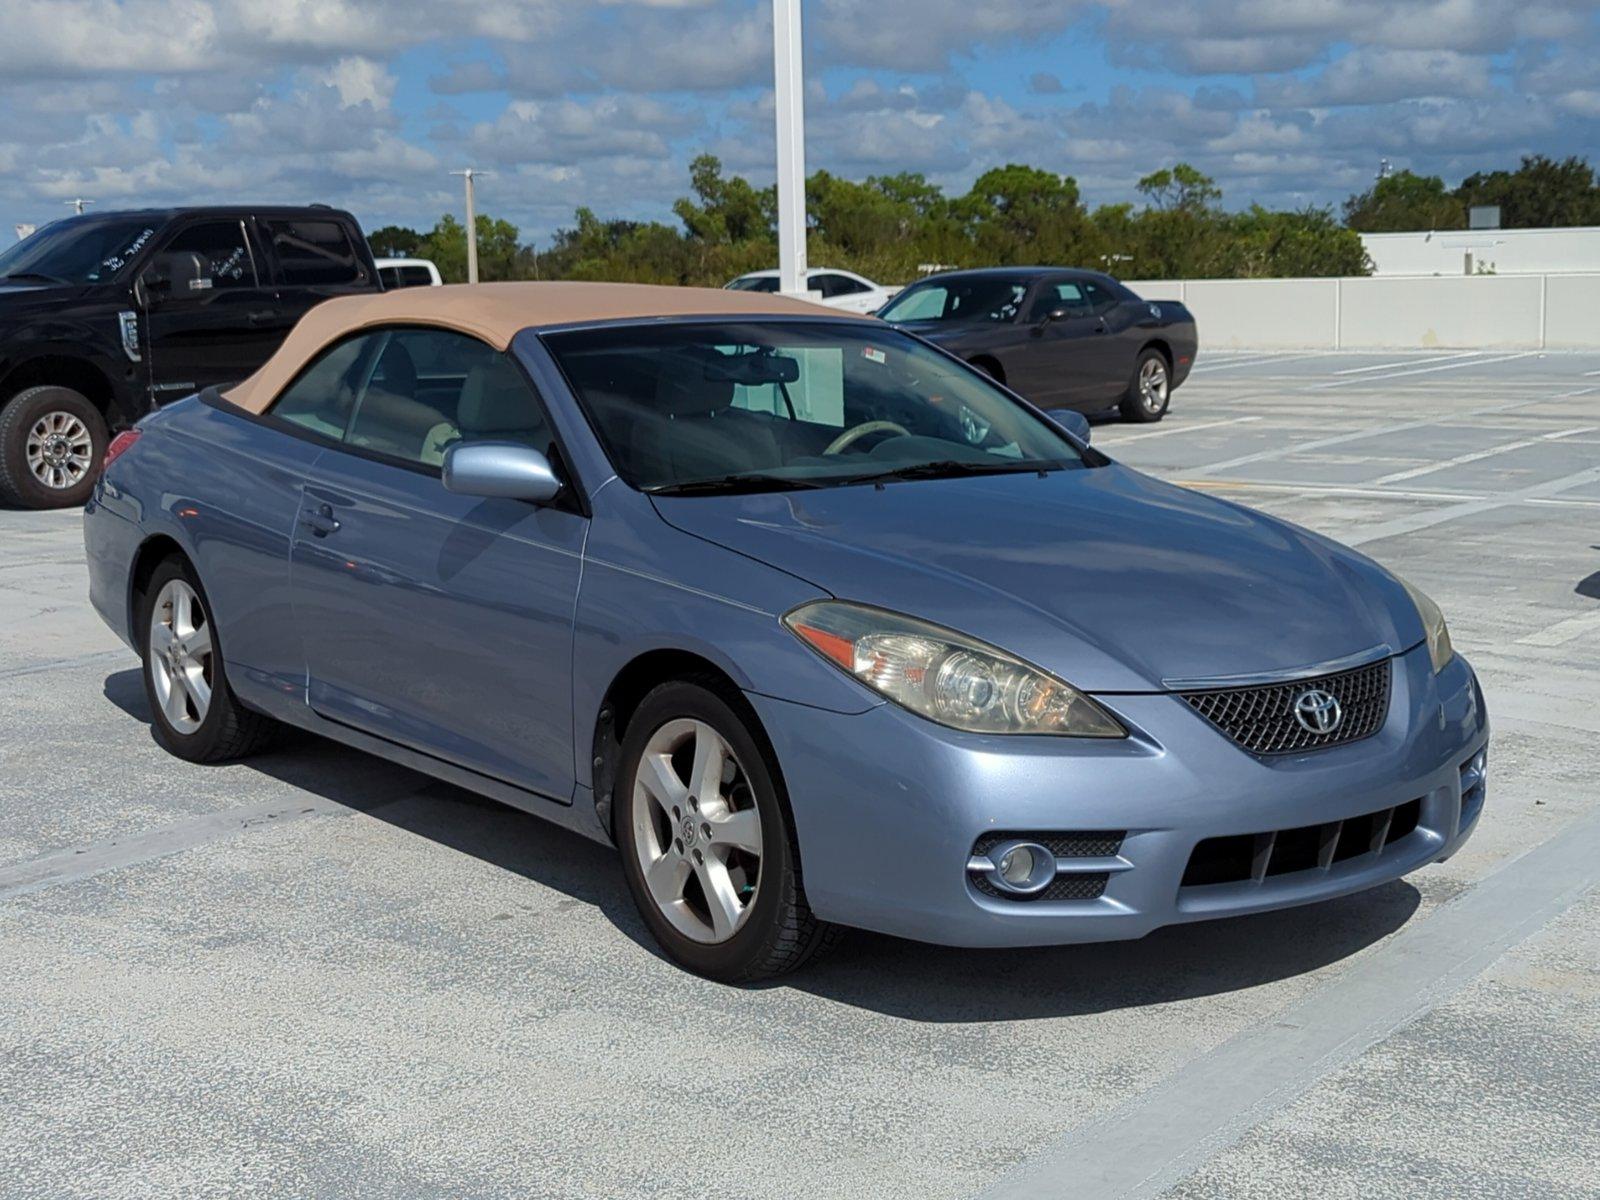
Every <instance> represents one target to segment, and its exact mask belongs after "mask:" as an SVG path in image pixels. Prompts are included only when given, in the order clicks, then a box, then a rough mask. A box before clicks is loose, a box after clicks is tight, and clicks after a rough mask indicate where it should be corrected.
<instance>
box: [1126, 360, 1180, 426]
mask: <svg viewBox="0 0 1600 1200" xmlns="http://www.w3.org/2000/svg"><path fill="white" fill-rule="evenodd" d="M1171 400H1172V376H1171V374H1170V372H1169V371H1168V370H1167V358H1166V355H1164V354H1162V353H1161V351H1159V350H1155V349H1150V350H1146V351H1144V352H1143V353H1142V354H1140V355H1139V361H1138V362H1137V363H1136V364H1135V365H1134V368H1133V380H1132V382H1131V383H1129V385H1128V394H1127V395H1126V396H1124V397H1123V400H1122V403H1121V404H1120V405H1119V406H1118V408H1119V409H1120V410H1121V412H1122V418H1123V420H1125V421H1139V422H1145V421H1159V420H1161V418H1162V417H1164V416H1166V413H1167V405H1168V404H1169V403H1170V402H1171Z"/></svg>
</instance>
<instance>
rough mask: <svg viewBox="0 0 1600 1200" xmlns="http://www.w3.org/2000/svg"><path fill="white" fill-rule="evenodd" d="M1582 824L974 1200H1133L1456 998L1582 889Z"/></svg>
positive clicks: (1592, 823) (1593, 846) (1591, 827)
mask: <svg viewBox="0 0 1600 1200" xmlns="http://www.w3.org/2000/svg"><path fill="white" fill-rule="evenodd" d="M1597 857H1600V814H1591V815H1589V816H1588V817H1586V818H1582V819H1580V820H1578V821H1576V822H1574V823H1573V824H1572V825H1569V826H1568V827H1567V828H1566V829H1564V830H1562V831H1561V832H1560V833H1559V834H1557V835H1556V836H1555V837H1552V838H1550V839H1549V840H1547V841H1545V842H1543V843H1542V844H1540V845H1539V846H1536V847H1535V848H1534V849H1532V850H1530V851H1528V852H1527V853H1526V854H1524V855H1522V856H1521V857H1519V858H1517V859H1514V860H1513V861H1512V862H1510V863H1508V864H1507V865H1505V866H1503V867H1501V868H1500V869H1499V870H1497V871H1495V872H1494V873H1493V874H1492V875H1490V876H1489V877H1488V878H1486V879H1485V880H1483V882H1481V883H1479V884H1478V885H1477V886H1476V887H1473V888H1472V889H1471V890H1469V891H1467V892H1466V893H1464V894H1463V895H1461V896H1458V897H1457V898H1456V899H1454V900H1451V901H1449V902H1447V903H1445V904H1442V905H1440V906H1439V908H1437V909H1436V910H1435V911H1434V912H1433V913H1432V914H1431V915H1429V916H1428V917H1426V918H1424V919H1422V920H1420V921H1413V922H1412V923H1411V924H1409V925H1407V926H1406V927H1405V928H1404V929H1402V930H1401V931H1400V932H1399V933H1396V934H1394V935H1393V936H1392V937H1390V938H1389V939H1388V940H1387V941H1385V942H1384V943H1383V944H1382V945H1381V946H1377V947H1375V948H1373V949H1372V950H1369V951H1367V952H1366V953H1365V954H1364V955H1363V956H1362V957H1361V958H1359V959H1357V960H1355V962H1354V963H1353V964H1352V965H1351V966H1349V967H1348V968H1347V969H1346V970H1345V971H1343V972H1342V973H1341V974H1340V975H1339V976H1338V977H1337V978H1335V979H1334V980H1333V981H1332V982H1331V983H1329V984H1327V985H1326V986H1325V987H1322V988H1319V989H1318V990H1316V991H1315V992H1313V993H1312V994H1311V995H1310V996H1308V997H1307V998H1306V999H1304V1000H1301V1001H1300V1002H1299V1003H1297V1004H1294V1005H1291V1006H1290V1007H1289V1008H1288V1009H1286V1010H1285V1011H1283V1012H1281V1013H1279V1014H1278V1016H1277V1018H1276V1019H1274V1020H1266V1021H1261V1022H1259V1023H1257V1024H1254V1025H1252V1026H1251V1027H1250V1028H1248V1029H1246V1030H1245V1031H1244V1032H1242V1033H1239V1034H1236V1035H1235V1036H1233V1037H1232V1038H1230V1039H1228V1040H1227V1041H1226V1042H1223V1043H1222V1044H1221V1045H1220V1046H1217V1047H1216V1048H1215V1049H1213V1050H1210V1051H1208V1052H1207V1053H1205V1054H1202V1055H1200V1056H1199V1057H1197V1058H1194V1059H1191V1060H1190V1061H1189V1062H1187V1063H1186V1064H1184V1065H1183V1066H1182V1067H1180V1068H1178V1070H1176V1071H1175V1072H1173V1073H1172V1074H1170V1075H1168V1076H1167V1077H1166V1078H1165V1079H1164V1080H1162V1081H1161V1082H1160V1083H1157V1084H1155V1085H1154V1086H1153V1087H1151V1088H1149V1089H1148V1090H1146V1091H1144V1092H1142V1093H1140V1094H1139V1095H1137V1096H1134V1097H1133V1098H1132V1099H1131V1100H1128V1101H1126V1102H1125V1103H1123V1104H1120V1105H1118V1106H1116V1107H1115V1108H1113V1109H1111V1110H1110V1111H1108V1112H1105V1113H1103V1114H1102V1115H1101V1116H1099V1117H1098V1118H1096V1119H1093V1120H1090V1121H1087V1122H1085V1123H1084V1124H1082V1125H1079V1126H1077V1127H1076V1128H1075V1129H1073V1130H1072V1131H1071V1132H1070V1133H1068V1134H1067V1135H1066V1137H1064V1138H1063V1139H1062V1140H1061V1141H1059V1142H1057V1143H1056V1144H1055V1145H1054V1146H1052V1147H1050V1148H1049V1149H1047V1150H1045V1151H1044V1152H1043V1153H1042V1154H1038V1155H1035V1156H1034V1157H1033V1158H1031V1159H1029V1160H1027V1161H1025V1162H1023V1163H1022V1164H1020V1165H1019V1166H1018V1167H1016V1168H1015V1169H1013V1170H1012V1171H1011V1173H1010V1174H1008V1175H1006V1176H1004V1177H1003V1178H1001V1179H1000V1180H999V1182H997V1183H996V1184H994V1185H993V1186H992V1187H990V1188H989V1189H988V1190H987V1191H984V1192H982V1193H980V1196H981V1197H985V1198H987V1197H1012V1196H1018V1197H1021V1196H1029V1197H1032V1196H1065V1195H1071V1196H1072V1197H1074V1200H1110V1198H1111V1197H1117V1198H1118V1200H1145V1198H1148V1197H1152V1196H1158V1195H1160V1194H1161V1193H1163V1192H1165V1191H1166V1190H1167V1189H1169V1188H1171V1187H1172V1185H1173V1184H1175V1183H1177V1182H1178V1181H1179V1180H1181V1179H1184V1178H1186V1177H1187V1176H1189V1175H1191V1174H1193V1173H1194V1172H1195V1171H1196V1170H1197V1169H1198V1168H1199V1167H1201V1166H1202V1165H1204V1164H1205V1163H1206V1162H1207V1161H1208V1160H1209V1159H1211V1158H1212V1157H1213V1156H1215V1155H1216V1154H1217V1153H1219V1152H1220V1151H1221V1150H1223V1149H1226V1148H1227V1147H1229V1146H1231V1145H1233V1144H1234V1143H1235V1142H1237V1141H1238V1140H1239V1139H1240V1138H1242V1137H1244V1135H1245V1134H1247V1133H1248V1132H1249V1131H1250V1130H1252V1129H1254V1128H1255V1127H1256V1126H1258V1125H1260V1124H1261V1123H1262V1122H1263V1121H1265V1120H1267V1119H1268V1118H1270V1117H1271V1116H1272V1115H1273V1114H1274V1113H1281V1112H1283V1111H1285V1110H1286V1109H1287V1108H1288V1106H1289V1104H1290V1102H1291V1101H1293V1100H1295V1099H1296V1098H1298V1097H1299V1096H1301V1095H1303V1094H1304V1093H1306V1092H1307V1091H1309V1090H1310V1089H1311V1088H1312V1087H1313V1086H1314V1085H1316V1084H1317V1083H1319V1082H1321V1081H1322V1080H1324V1079H1326V1078H1327V1077H1328V1076H1329V1075H1331V1074H1332V1073H1333V1072H1335V1071H1337V1070H1339V1069H1340V1068H1341V1067H1344V1066H1346V1065H1348V1064H1349V1063H1352V1062H1354V1061H1355V1060H1356V1059H1357V1058H1359V1057H1360V1056H1361V1055H1362V1054H1364V1053H1366V1051H1367V1050H1369V1049H1370V1048H1372V1047H1373V1046H1375V1045H1378V1044H1379V1043H1380V1042H1383V1041H1384V1040H1385V1039H1387V1038H1389V1037H1390V1036H1391V1035H1393V1034H1394V1033H1396V1032H1397V1031H1399V1030H1401V1029H1403V1028H1405V1027H1406V1026H1408V1025H1410V1024H1411V1023H1412V1022H1414V1021H1416V1020H1417V1019H1418V1018H1420V1017H1423V1016H1425V1015H1427V1014H1428V1013H1430V1012H1432V1011H1434V1010H1435V1009H1437V1008H1438V1007H1439V1006H1440V1005H1442V1004H1444V1003H1445V1002H1446V1001H1447V1000H1449V999H1450V998H1451V997H1453V996H1454V995H1456V993H1458V992H1460V991H1461V990H1462V989H1463V988H1465V987H1466V986H1467V985H1468V984H1469V983H1471V982H1472V981H1473V980H1474V979H1476V978H1477V977H1478V976H1479V975H1480V974H1482V973H1483V972H1484V971H1485V970H1487V969H1488V968H1489V967H1490V966H1491V965H1493V964H1494V963H1495V962H1496V961H1497V960H1498V959H1499V958H1500V957H1501V956H1502V955H1504V954H1505V953H1506V952H1507V951H1508V950H1510V949H1512V948H1513V947H1515V946H1518V945H1520V944H1521V943H1523V942H1524V941H1526V940H1527V939H1528V938H1530V937H1532V936H1533V935H1534V934H1536V933H1538V932H1539V931H1540V930H1541V929H1543V928H1545V927H1546V926H1547V925H1548V924H1549V923H1550V922H1551V921H1553V920H1554V919H1555V918H1556V917H1558V916H1560V915H1561V914H1562V913H1563V912H1566V911H1567V910H1568V909H1569V908H1570V907H1571V906H1572V905H1573V904H1574V903H1576V902H1577V900H1578V898H1579V897H1581V896H1582V895H1583V894H1584V893H1585V892H1586V891H1588V890H1589V888H1590V887H1591V886H1592V885H1593V883H1594V871H1593V866H1594V862H1595V859H1596V858H1597Z"/></svg>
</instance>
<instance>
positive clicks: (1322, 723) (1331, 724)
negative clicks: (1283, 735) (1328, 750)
mask: <svg viewBox="0 0 1600 1200" xmlns="http://www.w3.org/2000/svg"><path fill="white" fill-rule="evenodd" d="M1294 719H1295V720H1296V721H1298V722H1299V723H1300V728H1301V729H1304V730H1305V731H1306V732H1307V733H1315V734H1320V735H1322V736H1324V737H1325V736H1327V735H1328V734H1330V733H1333V732H1334V731H1335V730H1337V729H1338V728H1339V726H1340V725H1341V724H1342V723H1343V722H1344V709H1343V707H1341V705H1340V704H1339V699H1338V697H1337V696H1335V695H1333V694H1332V693H1331V692H1325V691H1323V690H1322V689H1321V688H1307V689H1306V690H1305V691H1303V692H1301V693H1300V694H1299V695H1298V696H1296V697H1295V698H1294Z"/></svg>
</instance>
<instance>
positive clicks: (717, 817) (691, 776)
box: [633, 718, 761, 944]
mask: <svg viewBox="0 0 1600 1200" xmlns="http://www.w3.org/2000/svg"><path fill="white" fill-rule="evenodd" d="M633 823H634V849H635V852H636V853H637V854H638V856H639V868H640V870H641V871H642V872H643V873H644V881H645V886H646V887H648V888H649V890H650V898H651V899H652V900H653V901H654V902H655V905H656V908H657V910H658V911H659V912H660V913H661V915H662V916H663V917H665V918H666V919H667V921H668V922H670V923H671V925H672V927H673V928H674V929H676V930H677V931H678V932H679V933H681V934H683V935H684V936H685V937H687V938H692V939H693V940H695V941H697V942H705V943H709V944H716V943H719V942H726V941H727V940H728V939H729V938H731V937H732V936H733V935H734V934H735V933H737V932H738V930H739V928H740V927H741V926H742V925H743V924H744V923H745V921H746V920H748V919H749V916H750V912H751V909H752V907H753V905H754V904H755V898H756V891H757V889H758V888H759V887H760V884H761V813H760V811H759V810H758V809H757V808H756V804H755V798H754V796H752V795H751V792H750V783H749V778H748V776H747V775H746V773H745V770H744V768H743V767H742V766H741V765H740V763H739V759H738V756H737V755H735V754H734V752H733V748H732V747H731V746H729V745H728V743H727V742H726V741H725V740H724V739H723V737H722V735H721V734H719V733H718V732H717V731H716V730H715V729H713V728H711V726H709V725H707V724H706V723H705V722H704V721H696V720H691V719H687V718H685V719H682V720H677V721H669V722H668V723H667V724H665V725H663V726H662V727H661V728H660V729H658V730H656V732H655V734H654V735H653V736H652V737H651V738H650V741H649V742H648V743H646V745H645V749H644V755H643V756H642V757H641V758H640V760H639V767H638V770H637V771H636V772H635V776H634V785H633Z"/></svg>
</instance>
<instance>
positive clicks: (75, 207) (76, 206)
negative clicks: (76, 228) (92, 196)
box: [66, 196, 94, 217]
mask: <svg viewBox="0 0 1600 1200" xmlns="http://www.w3.org/2000/svg"><path fill="white" fill-rule="evenodd" d="M66 203H68V204H70V205H72V211H73V212H75V213H77V214H78V215H79V216H80V217H81V216H83V208H84V205H86V204H93V203H94V201H93V200H85V199H84V198H83V197H82V196H79V197H77V198H76V199H73V200H68V201H66Z"/></svg>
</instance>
